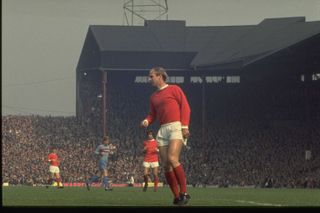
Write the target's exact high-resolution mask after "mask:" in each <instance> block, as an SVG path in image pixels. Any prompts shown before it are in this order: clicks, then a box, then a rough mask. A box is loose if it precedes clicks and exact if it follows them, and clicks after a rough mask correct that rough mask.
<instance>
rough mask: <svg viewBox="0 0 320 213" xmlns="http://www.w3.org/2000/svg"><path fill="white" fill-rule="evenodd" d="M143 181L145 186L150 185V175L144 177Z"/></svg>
mask: <svg viewBox="0 0 320 213" xmlns="http://www.w3.org/2000/svg"><path fill="white" fill-rule="evenodd" d="M143 180H144V183H145V185H148V175H144V176H143Z"/></svg>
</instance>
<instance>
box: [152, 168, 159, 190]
mask: <svg viewBox="0 0 320 213" xmlns="http://www.w3.org/2000/svg"><path fill="white" fill-rule="evenodd" d="M153 177H154V191H155V192H156V191H158V182H159V178H158V167H154V168H153Z"/></svg>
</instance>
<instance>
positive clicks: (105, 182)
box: [101, 169, 112, 191]
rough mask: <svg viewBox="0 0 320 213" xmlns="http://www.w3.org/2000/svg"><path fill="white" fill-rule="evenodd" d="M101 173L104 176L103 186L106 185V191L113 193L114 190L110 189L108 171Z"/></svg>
mask: <svg viewBox="0 0 320 213" xmlns="http://www.w3.org/2000/svg"><path fill="white" fill-rule="evenodd" d="M101 173H102V174H103V179H102V181H103V185H104V190H105V191H111V190H112V188H110V185H109V177H108V171H107V169H104V170H103V171H102V172H101Z"/></svg>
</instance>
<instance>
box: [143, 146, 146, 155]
mask: <svg viewBox="0 0 320 213" xmlns="http://www.w3.org/2000/svg"><path fill="white" fill-rule="evenodd" d="M142 153H144V154H146V153H147V147H146V146H144V147H143V150H142Z"/></svg>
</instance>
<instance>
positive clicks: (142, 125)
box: [140, 120, 149, 128]
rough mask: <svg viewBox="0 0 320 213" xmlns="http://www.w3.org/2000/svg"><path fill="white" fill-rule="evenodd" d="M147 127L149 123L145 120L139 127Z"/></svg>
mask: <svg viewBox="0 0 320 213" xmlns="http://www.w3.org/2000/svg"><path fill="white" fill-rule="evenodd" d="M148 126H149V122H148V121H147V120H143V121H141V124H140V127H144V128H147V127H148Z"/></svg>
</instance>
